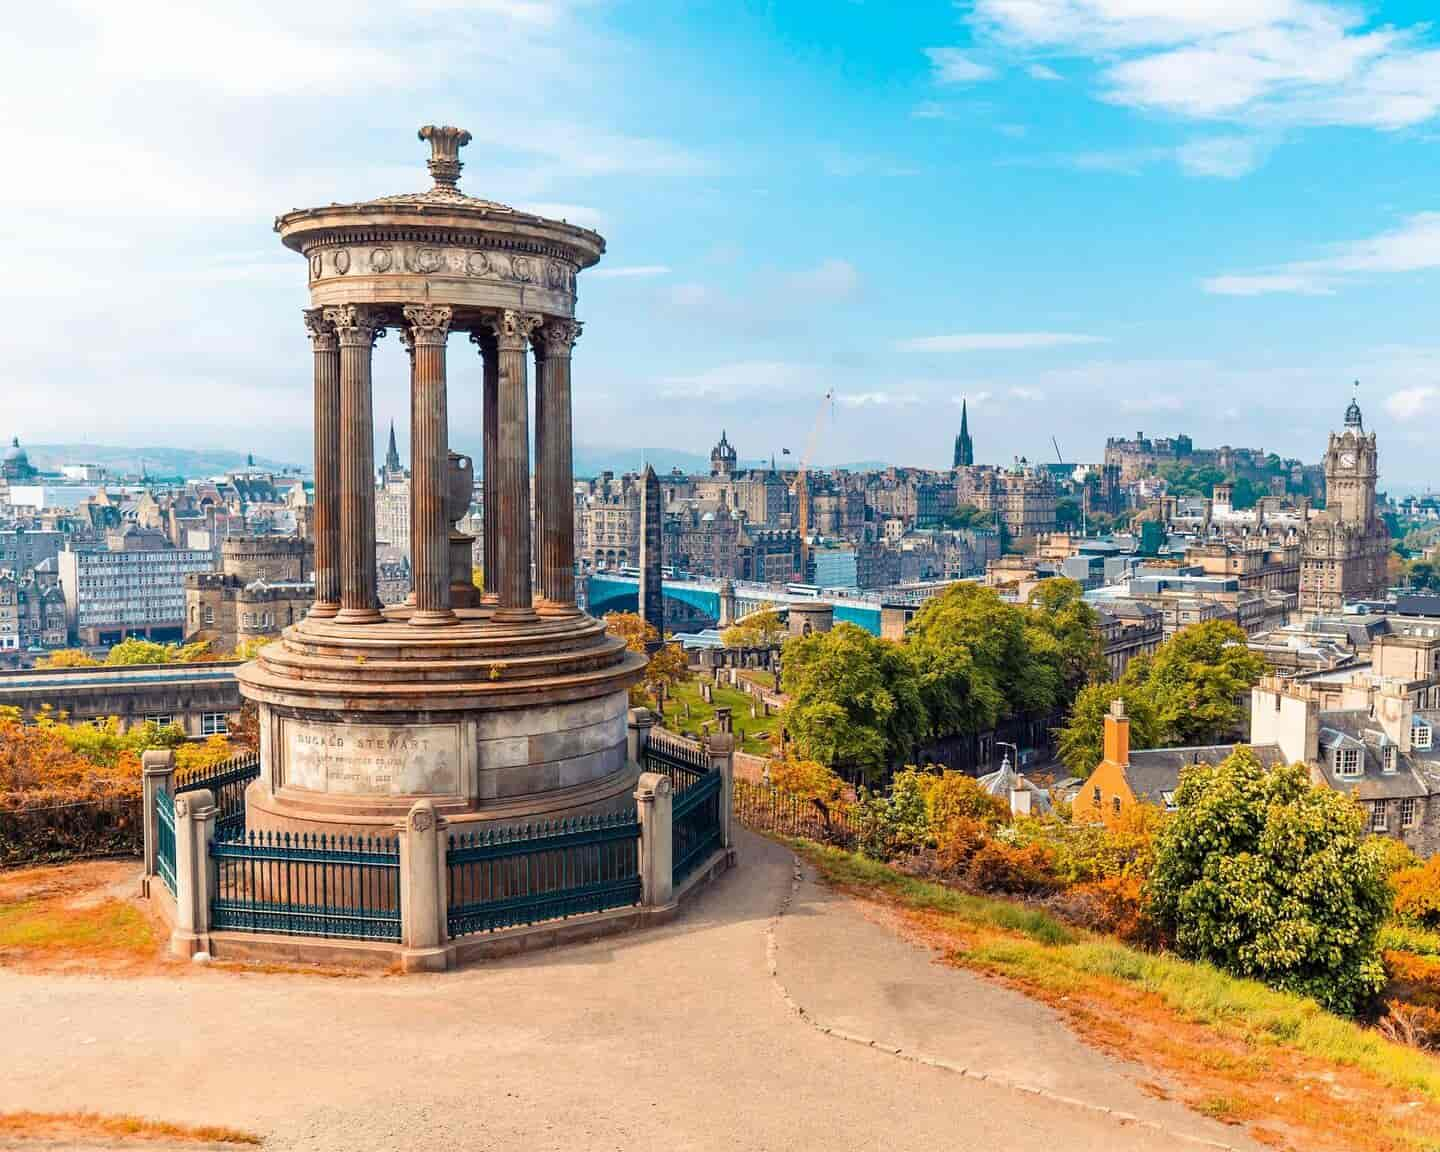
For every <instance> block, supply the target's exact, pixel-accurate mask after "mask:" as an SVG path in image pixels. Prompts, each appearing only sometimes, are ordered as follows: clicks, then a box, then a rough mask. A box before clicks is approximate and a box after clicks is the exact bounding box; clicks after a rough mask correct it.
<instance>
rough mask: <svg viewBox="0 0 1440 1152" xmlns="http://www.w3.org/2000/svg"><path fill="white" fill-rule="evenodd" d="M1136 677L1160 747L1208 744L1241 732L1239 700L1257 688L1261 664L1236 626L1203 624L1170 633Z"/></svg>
mask: <svg viewBox="0 0 1440 1152" xmlns="http://www.w3.org/2000/svg"><path fill="white" fill-rule="evenodd" d="M1126 671H1127V673H1128V672H1129V671H1130V670H1129V669H1128V668H1127V669H1126ZM1141 671H1143V672H1144V673H1146V676H1145V681H1144V683H1145V686H1146V689H1147V690H1148V692H1149V694H1150V699H1151V702H1152V703H1153V705H1154V707H1155V715H1156V719H1157V721H1158V722H1159V732H1158V736H1159V739H1160V741H1161V743H1163V744H1179V745H1191V744H1212V743H1216V742H1217V741H1219V740H1222V739H1224V738H1225V737H1227V736H1229V735H1230V734H1231V733H1233V732H1234V731H1235V730H1236V729H1237V728H1238V727H1239V726H1240V722H1241V720H1242V719H1243V718H1244V716H1245V704H1244V699H1245V698H1246V697H1247V696H1248V694H1249V691H1250V689H1251V688H1252V687H1254V686H1255V684H1257V683H1258V682H1259V680H1260V676H1261V674H1262V673H1263V672H1264V671H1265V662H1264V661H1263V660H1262V659H1261V658H1260V657H1259V656H1258V655H1256V654H1255V653H1254V652H1251V651H1250V649H1249V648H1247V647H1246V646H1245V633H1244V632H1242V631H1241V630H1240V627H1239V626H1238V625H1236V624H1232V623H1231V622H1230V621H1228V620H1207V621H1206V622H1205V623H1203V624H1192V625H1190V627H1188V628H1182V629H1181V630H1180V631H1179V632H1177V633H1175V635H1174V636H1172V637H1171V638H1170V639H1169V640H1167V641H1165V643H1163V644H1161V645H1160V647H1159V649H1158V650H1157V651H1156V653H1155V657H1154V659H1153V660H1152V661H1150V663H1149V664H1148V665H1142V666H1141V667H1140V668H1138V669H1137V673H1139V672H1141ZM1132 682H1133V681H1132Z"/></svg>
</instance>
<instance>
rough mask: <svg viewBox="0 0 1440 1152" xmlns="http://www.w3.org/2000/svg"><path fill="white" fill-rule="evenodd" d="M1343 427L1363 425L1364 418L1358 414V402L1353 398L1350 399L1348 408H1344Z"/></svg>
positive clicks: (1361, 426)
mask: <svg viewBox="0 0 1440 1152" xmlns="http://www.w3.org/2000/svg"><path fill="white" fill-rule="evenodd" d="M1345 427H1347V428H1363V427H1365V420H1364V418H1363V417H1362V416H1361V415H1360V404H1359V403H1358V402H1357V401H1355V400H1351V401H1350V407H1348V408H1346V409H1345Z"/></svg>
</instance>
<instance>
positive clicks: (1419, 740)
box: [1410, 720, 1430, 748]
mask: <svg viewBox="0 0 1440 1152" xmlns="http://www.w3.org/2000/svg"><path fill="white" fill-rule="evenodd" d="M1410 743H1411V744H1413V745H1414V746H1415V747H1416V748H1429V747H1430V725H1429V724H1427V723H1425V721H1424V720H1416V721H1415V723H1414V725H1413V726H1412V727H1411V729H1410Z"/></svg>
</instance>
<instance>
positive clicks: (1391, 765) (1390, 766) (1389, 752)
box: [1384, 744, 1395, 772]
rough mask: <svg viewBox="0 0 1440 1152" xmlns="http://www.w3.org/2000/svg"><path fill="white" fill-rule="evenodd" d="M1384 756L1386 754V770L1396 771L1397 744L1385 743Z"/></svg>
mask: <svg viewBox="0 0 1440 1152" xmlns="http://www.w3.org/2000/svg"><path fill="white" fill-rule="evenodd" d="M1384 756H1385V758H1384V765H1385V771H1386V772H1394V771H1395V745H1393V744H1387V745H1385V754H1384Z"/></svg>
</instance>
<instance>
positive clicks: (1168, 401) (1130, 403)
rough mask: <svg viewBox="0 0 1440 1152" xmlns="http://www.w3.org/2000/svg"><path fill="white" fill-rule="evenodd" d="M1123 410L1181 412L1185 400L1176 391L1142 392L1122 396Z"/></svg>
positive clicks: (1121, 405)
mask: <svg viewBox="0 0 1440 1152" xmlns="http://www.w3.org/2000/svg"><path fill="white" fill-rule="evenodd" d="M1119 406H1120V411H1122V412H1179V411H1180V410H1181V409H1183V408H1184V407H1185V400H1184V398H1183V397H1182V396H1179V395H1178V394H1176V393H1174V392H1140V393H1132V394H1129V395H1125V396H1122V397H1120V405H1119Z"/></svg>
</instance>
